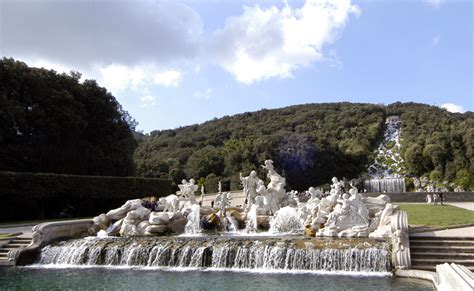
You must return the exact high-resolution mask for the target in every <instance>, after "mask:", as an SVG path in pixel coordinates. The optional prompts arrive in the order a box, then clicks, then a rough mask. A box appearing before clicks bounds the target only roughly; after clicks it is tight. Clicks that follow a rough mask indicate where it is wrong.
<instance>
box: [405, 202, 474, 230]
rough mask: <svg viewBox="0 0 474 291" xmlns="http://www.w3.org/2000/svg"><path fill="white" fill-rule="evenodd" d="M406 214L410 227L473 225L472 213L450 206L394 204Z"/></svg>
mask: <svg viewBox="0 0 474 291" xmlns="http://www.w3.org/2000/svg"><path fill="white" fill-rule="evenodd" d="M396 204H398V205H400V208H401V209H402V210H405V211H406V212H407V213H408V224H409V225H410V226H427V227H445V226H454V225H462V224H474V211H469V210H466V209H463V208H459V207H455V206H451V205H443V206H441V205H438V206H436V205H428V204H414V203H396Z"/></svg>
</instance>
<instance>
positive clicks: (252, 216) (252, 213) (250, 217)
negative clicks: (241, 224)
mask: <svg viewBox="0 0 474 291" xmlns="http://www.w3.org/2000/svg"><path fill="white" fill-rule="evenodd" d="M245 226H246V227H245V232H246V233H252V232H256V231H257V205H256V204H252V206H251V207H250V210H249V212H248V213H247V219H246V220H245Z"/></svg>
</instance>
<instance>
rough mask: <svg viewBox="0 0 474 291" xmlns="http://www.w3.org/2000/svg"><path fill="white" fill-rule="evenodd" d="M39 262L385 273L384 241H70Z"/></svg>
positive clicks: (45, 252) (386, 254)
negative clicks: (342, 244)
mask: <svg viewBox="0 0 474 291" xmlns="http://www.w3.org/2000/svg"><path fill="white" fill-rule="evenodd" d="M39 263H40V264H44V265H46V264H55V265H78V266H79V265H90V266H131V267H187V268H204V267H211V268H230V269H265V270H269V269H270V270H321V271H357V272H387V271H389V270H390V263H389V251H388V246H387V245H386V244H385V243H384V244H383V245H382V247H374V246H371V247H368V248H361V249H359V248H355V247H347V248H323V249H318V248H315V247H311V246H310V245H309V244H307V243H301V242H300V243H297V242H292V241H291V240H280V239H268V238H267V239H262V240H236V239H224V240H222V239H221V240H198V239H196V240H192V239H187V240H186V239H182V240H178V239H164V240H154V239H119V240H116V239H99V238H85V239H79V240H70V241H67V242H64V243H62V244H59V245H55V246H46V247H44V248H43V249H42V252H41V256H40V258H39Z"/></svg>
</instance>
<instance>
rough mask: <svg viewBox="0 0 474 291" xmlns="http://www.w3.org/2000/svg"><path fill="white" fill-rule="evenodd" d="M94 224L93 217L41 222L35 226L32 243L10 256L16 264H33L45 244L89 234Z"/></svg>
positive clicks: (11, 253)
mask: <svg viewBox="0 0 474 291" xmlns="http://www.w3.org/2000/svg"><path fill="white" fill-rule="evenodd" d="M92 225H93V222H92V219H80V220H70V221H56V222H45V223H40V224H38V225H36V226H34V227H33V240H32V242H31V244H29V245H28V246H26V247H25V248H20V249H18V250H14V251H12V252H10V253H9V258H10V259H12V260H14V261H15V265H27V264H31V263H33V262H34V260H35V259H36V257H37V255H38V253H39V252H40V250H41V248H42V247H43V246H45V245H47V244H50V243H52V242H54V241H58V240H66V239H71V238H81V237H85V236H88V235H89V233H88V229H89V228H90V227H91V226H92Z"/></svg>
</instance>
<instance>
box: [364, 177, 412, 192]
mask: <svg viewBox="0 0 474 291" xmlns="http://www.w3.org/2000/svg"><path fill="white" fill-rule="evenodd" d="M364 188H365V189H366V190H367V192H374V193H399V192H405V190H406V188H405V179H404V178H385V179H370V180H366V181H364Z"/></svg>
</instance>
